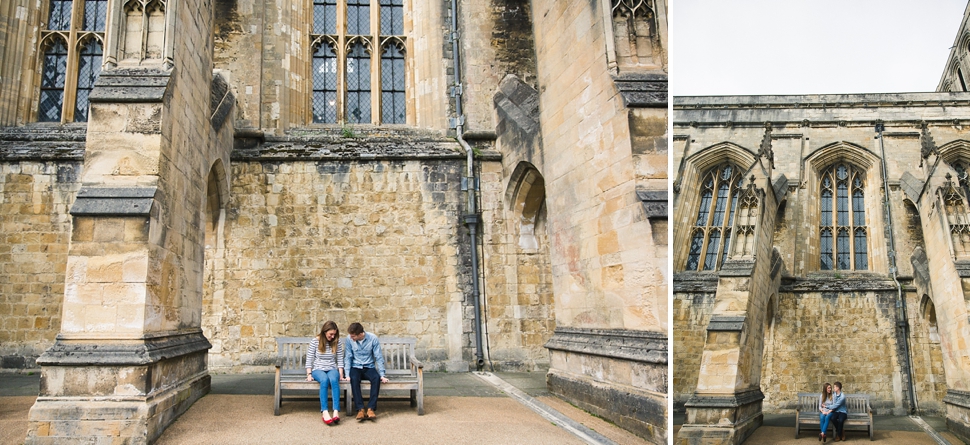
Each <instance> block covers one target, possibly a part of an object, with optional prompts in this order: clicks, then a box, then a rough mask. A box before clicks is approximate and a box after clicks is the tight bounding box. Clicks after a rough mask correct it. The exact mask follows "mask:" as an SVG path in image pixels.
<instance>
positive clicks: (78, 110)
mask: <svg viewBox="0 0 970 445" xmlns="http://www.w3.org/2000/svg"><path fill="white" fill-rule="evenodd" d="M100 73H101V44H100V43H99V42H98V41H97V39H90V40H88V42H87V44H85V45H84V47H83V48H82V49H81V56H80V57H79V58H78V73H77V99H76V100H75V102H74V120H75V121H76V122H87V120H88V95H89V94H90V93H91V90H93V89H94V81H95V80H96V79H97V78H98V74H100Z"/></svg>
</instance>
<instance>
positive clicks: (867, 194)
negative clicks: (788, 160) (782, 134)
mask: <svg viewBox="0 0 970 445" xmlns="http://www.w3.org/2000/svg"><path fill="white" fill-rule="evenodd" d="M804 163H805V165H804V167H805V168H804V171H805V176H806V177H805V178H804V180H803V182H802V186H803V187H804V189H805V191H806V192H807V197H806V198H805V199H804V200H803V202H805V206H804V211H803V212H802V214H801V218H800V219H801V220H800V221H798V223H799V224H800V225H801V227H805V228H807V229H805V235H804V236H803V237H802V238H801V239H803V240H805V243H804V245H803V246H802V248H801V249H799V250H798V252H797V253H796V255H797V259H796V261H795V264H796V268H798V267H801V269H800V270H795V271H793V273H794V274H795V275H807V274H814V273H823V274H838V275H840V276H841V275H844V274H849V275H852V274H854V273H868V272H875V273H880V274H887V273H888V272H889V261H888V248H887V246H886V237H885V232H884V230H883V229H884V226H885V224H884V223H883V221H884V214H885V208H884V206H883V200H882V196H883V194H884V191H883V178H882V168H881V164H880V159H879V157H878V156H877V155H876V154H874V153H873V152H871V151H869V150H868V149H866V148H865V147H862V146H860V145H857V144H854V143H852V142H846V141H839V142H833V143H831V144H827V145H825V146H822V147H820V148H819V149H817V150H815V151H814V152H812V153H811V154H809V155H808V156H807V157H806V158H805V161H804ZM840 166H845V167H846V168H848V169H849V171H850V172H851V173H850V174H854V175H858V176H856V178H858V179H859V180H860V181H861V186H857V185H856V184H854V183H850V184H849V187H850V188H849V193H850V195H849V205H850V206H852V205H855V204H854V202H853V201H852V198H853V197H854V196H855V195H854V193H855V192H856V191H859V192H861V193H862V197H863V200H864V207H863V210H864V221H862V224H860V225H857V224H855V223H856V222H857V221H852V223H853V226H852V227H853V230H854V231H855V230H857V228H860V227H861V228H863V231H864V234H863V236H865V241H864V246H865V248H866V249H867V256H868V258H867V261H866V262H867V263H868V264H866V265H865V267H856V265H855V264H852V266H851V267H849V268H847V269H839V268H838V267H837V266H835V267H831V268H828V269H826V266H825V265H823V264H822V262H821V256H822V255H821V253H822V252H821V250H822V248H823V247H824V246H823V245H822V244H823V237H824V233H823V232H824V231H825V227H824V226H822V224H821V219H822V218H823V217H824V216H825V215H823V212H822V207H823V206H822V203H823V200H824V196H823V195H824V190H826V189H827V187H826V186H825V184H824V180H825V177H826V176H827V175H829V176H830V175H832V174H833V172H834V171H836V170H837V169H838V168H839V167H840ZM835 174H838V173H835ZM835 193H836V195H833V197H832V198H831V199H838V197H837V193H838V192H835ZM833 217H837V216H833ZM836 236H837V235H836V234H833V237H836ZM854 236H855V233H853V238H852V239H853V243H854V242H855V240H856V238H854ZM832 242H833V243H838V241H837V240H836V241H832ZM853 249H854V250H853V254H855V252H856V250H855V244H853ZM836 261H837V260H836ZM852 261H854V258H853V259H852Z"/></svg>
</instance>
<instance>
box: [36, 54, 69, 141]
mask: <svg viewBox="0 0 970 445" xmlns="http://www.w3.org/2000/svg"><path fill="white" fill-rule="evenodd" d="M66 75H67V47H66V46H65V45H64V42H62V41H59V40H58V41H55V42H54V43H53V44H51V45H50V46H49V47H48V48H47V52H45V53H44V68H43V71H42V72H41V78H40V106H39V109H38V116H37V120H39V121H41V122H60V120H61V106H62V105H63V103H64V81H65V76H66Z"/></svg>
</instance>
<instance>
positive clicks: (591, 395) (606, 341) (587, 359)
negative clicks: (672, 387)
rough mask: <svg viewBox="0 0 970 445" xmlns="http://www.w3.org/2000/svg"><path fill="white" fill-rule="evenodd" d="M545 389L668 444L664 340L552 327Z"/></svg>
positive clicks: (620, 332)
mask: <svg viewBox="0 0 970 445" xmlns="http://www.w3.org/2000/svg"><path fill="white" fill-rule="evenodd" d="M546 348H548V349H549V358H550V367H549V374H547V376H546V382H547V384H548V386H549V390H550V391H551V392H553V393H555V394H557V395H560V396H562V397H564V398H566V399H567V400H569V401H570V402H571V403H573V404H575V405H576V406H579V407H581V408H583V409H585V410H587V411H589V412H592V413H594V414H596V415H598V416H601V417H603V418H605V419H609V420H610V421H611V422H613V423H615V424H617V425H619V426H621V427H623V428H625V429H627V430H630V431H632V432H634V433H635V434H637V435H639V436H640V437H643V438H644V439H647V440H648V441H651V442H653V443H666V440H667V425H666V422H665V420H666V418H667V399H666V394H667V385H666V379H665V378H664V375H665V374H666V372H667V339H666V337H665V336H663V335H662V334H660V333H651V332H642V331H632V330H624V329H583V328H563V327H560V328H557V329H556V331H555V333H554V334H553V336H552V338H551V339H550V340H549V342H548V343H546Z"/></svg>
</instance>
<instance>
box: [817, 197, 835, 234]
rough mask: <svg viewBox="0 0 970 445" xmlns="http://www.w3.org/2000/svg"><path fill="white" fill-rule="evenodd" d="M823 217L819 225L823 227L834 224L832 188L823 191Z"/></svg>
mask: <svg viewBox="0 0 970 445" xmlns="http://www.w3.org/2000/svg"><path fill="white" fill-rule="evenodd" d="M821 206H822V219H821V220H820V221H819V225H820V226H822V227H831V226H832V192H831V191H830V190H823V191H822V203H821Z"/></svg>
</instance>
